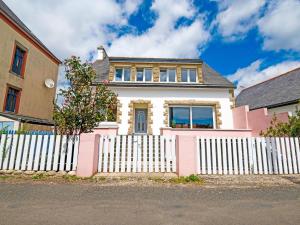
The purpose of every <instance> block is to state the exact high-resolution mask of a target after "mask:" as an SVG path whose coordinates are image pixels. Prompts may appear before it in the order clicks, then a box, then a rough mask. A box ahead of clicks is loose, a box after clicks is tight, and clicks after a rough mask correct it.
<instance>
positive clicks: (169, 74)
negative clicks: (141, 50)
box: [159, 69, 176, 82]
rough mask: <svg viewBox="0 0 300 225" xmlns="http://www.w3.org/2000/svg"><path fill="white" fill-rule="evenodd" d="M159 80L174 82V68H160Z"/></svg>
mask: <svg viewBox="0 0 300 225" xmlns="http://www.w3.org/2000/svg"><path fill="white" fill-rule="evenodd" d="M159 79H160V82H175V81H176V70H175V69H160V78H159Z"/></svg>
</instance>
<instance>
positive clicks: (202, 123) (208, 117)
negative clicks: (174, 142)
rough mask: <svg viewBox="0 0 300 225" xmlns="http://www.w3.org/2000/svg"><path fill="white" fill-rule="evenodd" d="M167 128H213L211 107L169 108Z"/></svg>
mask: <svg viewBox="0 0 300 225" xmlns="http://www.w3.org/2000/svg"><path fill="white" fill-rule="evenodd" d="M169 126H170V127H172V128H214V110H213V107H211V106H174V107H170V108H169Z"/></svg>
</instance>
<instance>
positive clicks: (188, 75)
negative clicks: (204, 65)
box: [181, 68, 198, 83]
mask: <svg viewBox="0 0 300 225" xmlns="http://www.w3.org/2000/svg"><path fill="white" fill-rule="evenodd" d="M183 70H187V81H182V71H183ZM191 70H195V72H196V80H195V81H191V79H190V71H191ZM181 82H182V83H198V73H197V68H181Z"/></svg>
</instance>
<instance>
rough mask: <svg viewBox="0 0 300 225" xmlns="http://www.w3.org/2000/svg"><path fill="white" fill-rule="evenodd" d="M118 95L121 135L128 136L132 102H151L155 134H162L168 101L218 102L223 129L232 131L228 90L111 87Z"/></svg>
mask: <svg viewBox="0 0 300 225" xmlns="http://www.w3.org/2000/svg"><path fill="white" fill-rule="evenodd" d="M111 89H112V90H113V91H115V92H116V93H117V94H118V98H119V100H120V102H121V103H122V117H121V124H120V127H119V134H127V132H128V128H129V124H128V112H129V103H130V101H131V100H141V99H144V100H150V101H151V102H152V104H153V125H152V128H153V134H155V135H158V134H160V128H161V127H165V126H164V115H163V114H164V108H163V104H164V101H166V100H198V101H218V102H219V103H220V105H221V114H222V115H221V119H222V125H221V128H222V129H232V128H233V119H232V111H231V108H230V106H231V104H232V103H231V102H230V100H229V98H230V94H229V92H228V89H203V88H197V89H196V88H193V89H192V88H191V89H187V88H161V87H158V88H156V87H143V88H140V87H139V88H134V87H130V88H123V87H122V88H121V87H117V88H116V87H111Z"/></svg>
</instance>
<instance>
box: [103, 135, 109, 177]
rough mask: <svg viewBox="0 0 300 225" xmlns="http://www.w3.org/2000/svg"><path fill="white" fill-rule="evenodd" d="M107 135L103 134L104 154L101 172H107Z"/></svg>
mask: <svg viewBox="0 0 300 225" xmlns="http://www.w3.org/2000/svg"><path fill="white" fill-rule="evenodd" d="M108 139H109V137H108V136H104V139H103V141H104V156H103V172H104V173H107V166H108V146H109V145H108V144H109V142H108Z"/></svg>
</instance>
